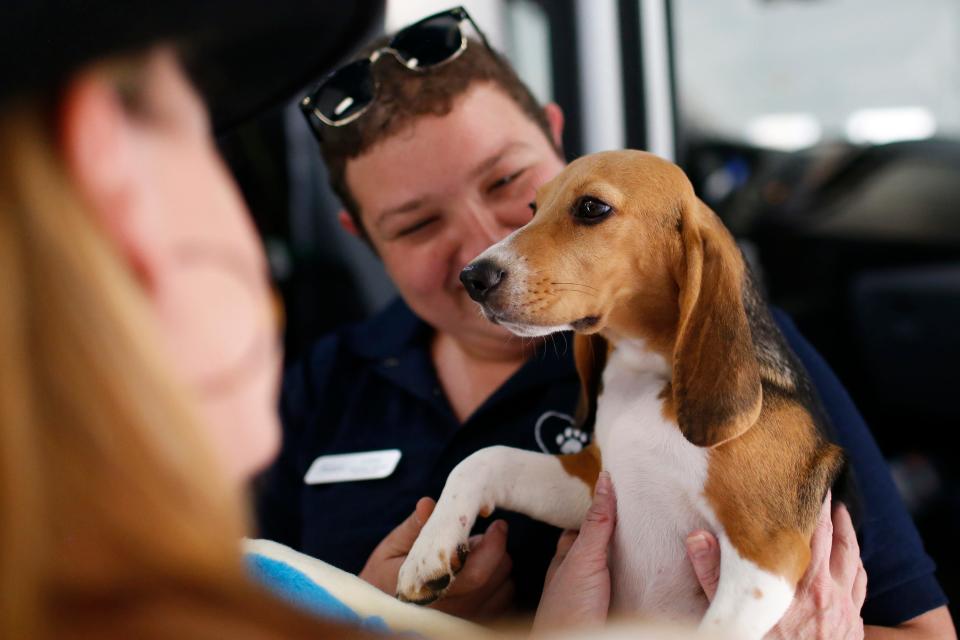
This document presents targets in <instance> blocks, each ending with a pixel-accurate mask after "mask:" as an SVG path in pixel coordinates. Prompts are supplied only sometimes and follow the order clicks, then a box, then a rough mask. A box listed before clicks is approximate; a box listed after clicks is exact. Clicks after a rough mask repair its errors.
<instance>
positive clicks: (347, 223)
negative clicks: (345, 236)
mask: <svg viewBox="0 0 960 640" xmlns="http://www.w3.org/2000/svg"><path fill="white" fill-rule="evenodd" d="M337 220H338V221H339V222H340V226H341V227H342V228H343V230H344V231H346V232H347V233H349V234H350V235H352V236H354V237H357V238H360V237H362V234H361V233H360V229H358V228H357V223H356V222H354V220H353V216H351V215H350V214H349V213H347V210H346V209H340V211H338V212H337Z"/></svg>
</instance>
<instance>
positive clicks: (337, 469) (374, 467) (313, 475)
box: [303, 449, 401, 484]
mask: <svg viewBox="0 0 960 640" xmlns="http://www.w3.org/2000/svg"><path fill="white" fill-rule="evenodd" d="M400 455H401V454H400V450H399V449H384V450H382V451H364V452H361V453H340V454H337V455H332V456H320V457H319V458H317V459H316V460H314V461H313V464H311V465H310V468H309V469H307V475H305V476H303V481H304V482H305V483H306V484H329V483H331V482H350V481H352V480H379V479H380V478H386V477H387V476H389V475H390V474H391V473H393V470H394V469H396V468H397V463H398V462H400Z"/></svg>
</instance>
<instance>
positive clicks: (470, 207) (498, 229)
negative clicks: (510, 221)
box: [464, 203, 511, 247]
mask: <svg viewBox="0 0 960 640" xmlns="http://www.w3.org/2000/svg"><path fill="white" fill-rule="evenodd" d="M464 214H465V215H464V218H466V223H467V224H466V227H467V230H468V232H469V234H470V235H471V236H473V237H474V238H476V240H477V241H479V242H480V243H481V244H484V247H489V246H490V245H492V244H494V243H497V242H499V241H500V240H503V239H504V238H505V237H506V236H508V235H509V234H510V231H511V229H510V228H509V227H506V226H504V225H503V224H502V223H501V221H500V219H499V218H498V217H497V215H496V212H495V211H493V210H492V209H491V208H490V207H487V206H484V205H483V204H481V203H467V204H465V205H464Z"/></svg>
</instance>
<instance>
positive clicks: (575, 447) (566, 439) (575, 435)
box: [557, 427, 590, 453]
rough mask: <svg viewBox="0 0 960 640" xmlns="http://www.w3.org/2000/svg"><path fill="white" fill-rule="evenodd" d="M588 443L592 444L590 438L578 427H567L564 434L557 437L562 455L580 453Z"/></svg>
mask: <svg viewBox="0 0 960 640" xmlns="http://www.w3.org/2000/svg"><path fill="white" fill-rule="evenodd" d="M588 442H590V436H588V435H587V434H585V433H584V432H583V431H580V429H577V428H576V427H567V428H566V429H564V430H563V433H560V434H558V435H557V446H558V447H560V453H579V452H580V451H582V450H583V448H584V447H585V446H587V443H588Z"/></svg>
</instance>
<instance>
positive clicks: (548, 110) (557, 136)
mask: <svg viewBox="0 0 960 640" xmlns="http://www.w3.org/2000/svg"><path fill="white" fill-rule="evenodd" d="M543 113H544V115H545V116H547V124H549V125H550V135H551V136H553V145H554V146H555V147H556V148H557V149H563V109H561V108H560V105H558V104H557V103H556V102H548V103H547V105H546V106H545V107H544V108H543Z"/></svg>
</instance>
